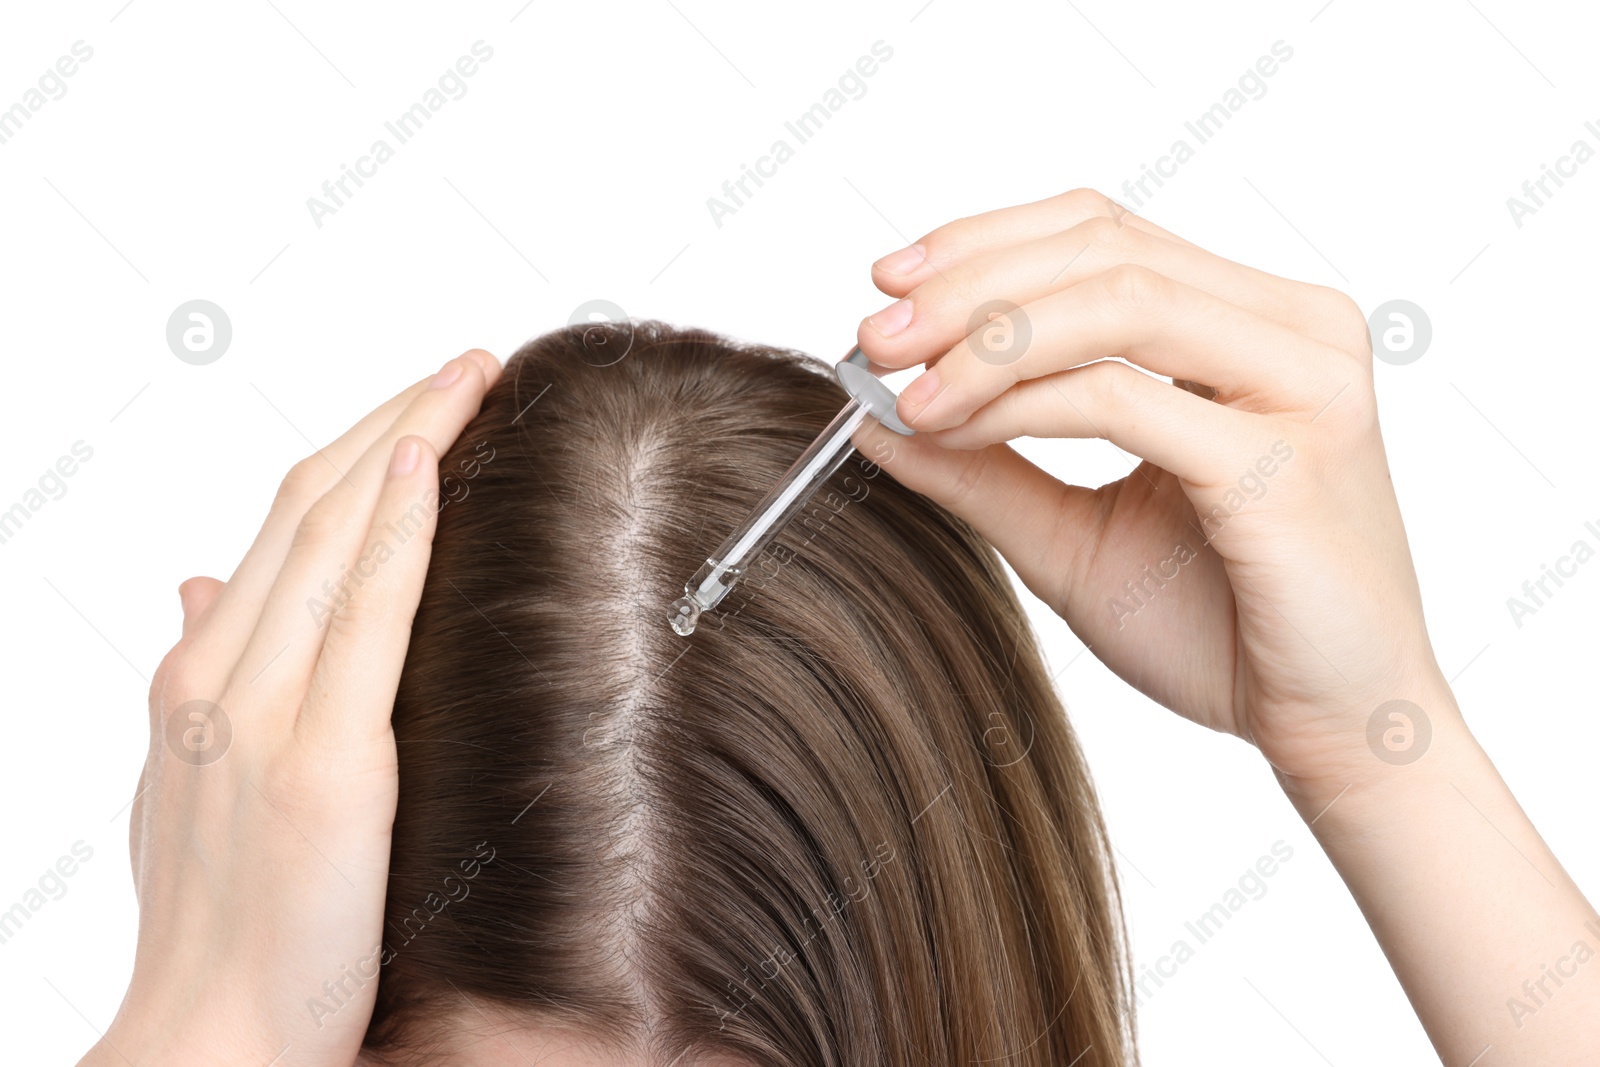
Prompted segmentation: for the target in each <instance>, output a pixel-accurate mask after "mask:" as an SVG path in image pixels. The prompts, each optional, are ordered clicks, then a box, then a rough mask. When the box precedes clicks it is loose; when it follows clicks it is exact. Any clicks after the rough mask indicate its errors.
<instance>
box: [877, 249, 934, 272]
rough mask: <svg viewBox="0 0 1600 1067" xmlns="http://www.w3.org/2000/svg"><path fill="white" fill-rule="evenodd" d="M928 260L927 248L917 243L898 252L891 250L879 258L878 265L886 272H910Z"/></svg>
mask: <svg viewBox="0 0 1600 1067" xmlns="http://www.w3.org/2000/svg"><path fill="white" fill-rule="evenodd" d="M927 261H928V257H927V250H926V249H925V248H923V247H922V246H921V245H920V244H915V245H912V246H911V247H910V248H902V249H901V250H900V251H898V252H890V253H889V254H888V255H886V256H884V257H883V258H882V259H880V260H878V263H877V265H878V267H880V268H881V269H882V270H883V272H884V273H885V274H910V273H911V272H912V271H914V270H916V269H917V268H918V267H920V266H922V265H923V264H924V263H926V262H927Z"/></svg>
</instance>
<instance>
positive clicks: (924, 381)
mask: <svg viewBox="0 0 1600 1067" xmlns="http://www.w3.org/2000/svg"><path fill="white" fill-rule="evenodd" d="M938 392H939V369H938V368H937V367H929V368H928V369H927V370H925V371H923V372H922V373H921V374H919V375H917V377H916V379H915V380H914V381H912V383H911V384H910V385H908V386H906V387H905V388H904V389H902V390H900V399H902V400H904V401H905V402H906V403H908V404H916V405H917V406H919V407H920V406H921V405H923V404H926V403H927V402H928V401H930V400H932V399H933V398H934V395H935V394H936V393H938Z"/></svg>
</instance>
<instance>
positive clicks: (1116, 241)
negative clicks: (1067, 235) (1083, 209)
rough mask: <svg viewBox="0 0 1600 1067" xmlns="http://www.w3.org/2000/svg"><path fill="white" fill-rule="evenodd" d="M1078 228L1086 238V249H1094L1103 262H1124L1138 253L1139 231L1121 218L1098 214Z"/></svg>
mask: <svg viewBox="0 0 1600 1067" xmlns="http://www.w3.org/2000/svg"><path fill="white" fill-rule="evenodd" d="M1077 228H1078V230H1079V232H1080V233H1081V234H1082V236H1083V238H1084V248H1085V250H1088V249H1093V250H1094V251H1095V253H1096V258H1097V259H1098V260H1099V261H1100V262H1101V263H1106V264H1117V263H1124V262H1127V261H1129V260H1131V259H1132V258H1133V257H1134V255H1135V253H1136V249H1137V241H1138V238H1139V236H1140V235H1139V231H1138V230H1135V229H1133V228H1132V227H1130V226H1124V225H1123V224H1122V221H1121V220H1120V219H1117V218H1113V217H1112V216H1110V215H1096V216H1095V217H1094V218H1092V219H1088V220H1086V221H1084V222H1082V223H1080V224H1079V225H1078V227H1077Z"/></svg>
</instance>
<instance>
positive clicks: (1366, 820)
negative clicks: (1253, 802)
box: [1290, 682, 1600, 1067]
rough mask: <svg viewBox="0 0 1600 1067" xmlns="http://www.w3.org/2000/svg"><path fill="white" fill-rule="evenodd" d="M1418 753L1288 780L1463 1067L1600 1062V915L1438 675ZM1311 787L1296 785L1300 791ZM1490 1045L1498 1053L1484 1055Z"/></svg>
mask: <svg viewBox="0 0 1600 1067" xmlns="http://www.w3.org/2000/svg"><path fill="white" fill-rule="evenodd" d="M1433 700H1434V703H1433V707H1434V708H1435V709H1439V711H1438V713H1436V714H1434V715H1432V716H1430V721H1431V723H1432V726H1433V731H1434V733H1433V736H1432V739H1431V741H1430V743H1429V747H1428V749H1427V750H1426V752H1425V753H1424V755H1423V756H1422V757H1421V758H1420V759H1418V760H1417V761H1415V762H1414V763H1410V764H1405V765H1397V766H1396V765H1388V764H1387V763H1385V762H1384V761H1382V760H1376V759H1375V760H1374V763H1375V764H1378V765H1379V766H1378V770H1377V773H1376V774H1375V776H1374V777H1372V778H1370V779H1364V780H1362V781H1360V782H1358V783H1355V784H1351V785H1350V787H1349V788H1348V789H1347V790H1345V791H1344V792H1343V793H1342V795H1341V793H1340V787H1339V785H1338V784H1337V783H1327V784H1324V785H1321V786H1318V787H1316V788H1314V789H1306V790H1298V789H1291V791H1290V795H1291V799H1293V800H1294V802H1295V805H1296V807H1297V808H1298V809H1299V810H1300V812H1301V814H1302V815H1303V816H1304V817H1305V819H1306V820H1307V822H1308V823H1310V826H1311V830H1312V832H1313V833H1314V834H1315V835H1316V837H1317V839H1318V841H1320V842H1321V844H1322V846H1323V848H1324V849H1325V850H1326V851H1327V853H1328V856H1329V857H1330V858H1331V859H1332V861H1333V864H1334V866H1335V867H1336V868H1337V869H1338V871H1339V873H1340V875H1341V876H1342V877H1343V878H1344V880H1345V884H1346V885H1348V886H1349V888H1350V891H1351V893H1352V894H1353V895H1354V897H1355V899H1356V903H1357V904H1358V905H1359V906H1360V908H1361V910H1362V913H1363V914H1364V915H1365V916H1366V918H1367V921H1368V923H1369V924H1370V925H1371V926H1372V930H1373V932H1374V934H1376V935H1377V939H1378V943H1379V944H1380V945H1381V946H1382V948H1383V951H1384V954H1385V955H1386V956H1388V958H1389V962H1390V965H1391V966H1393V968H1394V971H1395V974H1396V975H1397V976H1398V977H1399V979H1400V983H1401V985H1402V986H1403V987H1404V988H1405V990H1406V995H1407V996H1408V997H1409V998H1410V1000H1411V1003H1412V1006H1413V1007H1414V1008H1415V1010H1416V1012H1417V1015H1418V1017H1419V1018H1420V1019H1421V1020H1422V1024H1423V1026H1424V1027H1425V1028H1426V1030H1427V1032H1428V1035H1429V1037H1430V1038H1431V1039H1432V1041H1433V1044H1434V1047H1435V1048H1436V1049H1437V1050H1438V1052H1439V1055H1440V1057H1441V1059H1442V1060H1443V1061H1444V1063H1446V1064H1449V1065H1451V1067H1467V1065H1468V1064H1484V1065H1487V1064H1491V1063H1492V1064H1496V1065H1510V1064H1538V1065H1539V1067H1560V1065H1565V1064H1574V1065H1576V1064H1578V1063H1580V1062H1583V1063H1592V1062H1593V1057H1594V1056H1595V1054H1596V1050H1600V962H1596V961H1595V958H1596V956H1597V955H1600V918H1597V916H1596V911H1595V909H1594V907H1593V906H1592V905H1591V904H1590V903H1589V902H1588V901H1587V900H1586V899H1585V898H1584V896H1583V893H1582V892H1581V891H1580V890H1579V889H1578V887H1577V886H1576V885H1575V884H1574V883H1573V881H1572V880H1571V879H1570V878H1569V877H1568V876H1567V873H1566V871H1565V870H1563V869H1562V867H1561V864H1560V863H1559V862H1558V861H1557V860H1556V857H1555V855H1554V854H1553V853H1552V852H1551V851H1550V849H1549V847H1548V846H1547V845H1546V844H1545V842H1544V840H1543V839H1542V838H1541V837H1540V836H1539V833H1538V831H1537V830H1535V829H1534V826H1533V824H1532V822H1530V821H1529V819H1528V817H1527V815H1526V814H1525V813H1524V812H1523V811H1522V808H1521V807H1520V806H1519V805H1518V804H1517V801H1516V798H1515V797H1513V796H1512V795H1511V792H1510V790H1509V789H1508V788H1507V787H1506V784H1505V782H1504V781H1503V780H1502V779H1501V777H1500V775H1499V773H1498V772H1497V771H1496V770H1495V767H1494V765H1493V764H1492V763H1491V762H1490V761H1489V758H1488V756H1487V755H1486V754H1485V753H1484V751H1483V750H1482V748H1480V747H1479V745H1478V744H1477V741H1476V740H1475V739H1474V738H1473V737H1472V735H1471V734H1470V732H1468V730H1467V729H1466V727H1465V726H1464V725H1461V723H1460V719H1459V716H1458V715H1457V714H1456V710H1455V703H1454V698H1453V697H1452V696H1451V694H1450V692H1449V689H1448V687H1447V686H1445V685H1443V683H1442V682H1441V683H1440V684H1439V686H1438V689H1437V692H1436V693H1435V696H1434V698H1433ZM1297 793H1298V794H1300V795H1296V794H1297ZM1486 1048H1492V1049H1493V1053H1492V1055H1491V1056H1490V1057H1484V1058H1482V1059H1480V1058H1479V1057H1482V1056H1483V1053H1484V1050H1485V1049H1486Z"/></svg>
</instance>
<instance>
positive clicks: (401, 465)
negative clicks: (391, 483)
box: [389, 437, 422, 478]
mask: <svg viewBox="0 0 1600 1067" xmlns="http://www.w3.org/2000/svg"><path fill="white" fill-rule="evenodd" d="M421 455H422V448H421V446H419V445H418V444H417V442H416V440H415V439H414V438H411V437H406V438H402V439H401V441H400V443H399V444H397V445H395V446H394V455H393V456H392V457H391V458H390V460H389V477H391V478H403V477H404V476H406V475H407V474H410V473H411V472H412V471H414V470H416V469H417V460H418V458H419V457H421Z"/></svg>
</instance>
